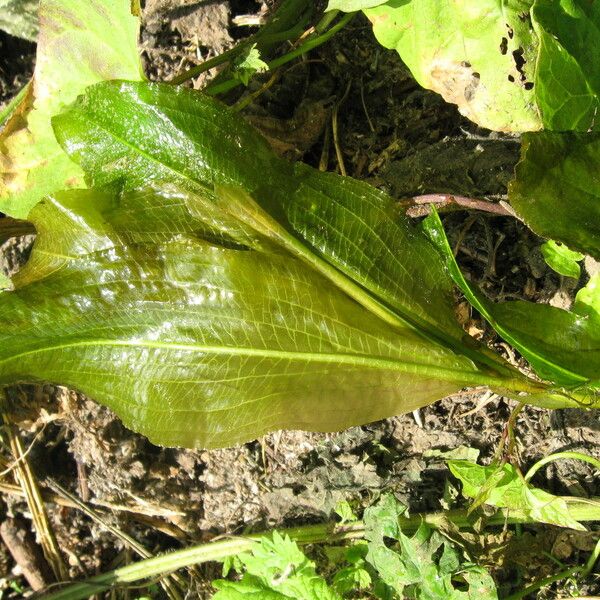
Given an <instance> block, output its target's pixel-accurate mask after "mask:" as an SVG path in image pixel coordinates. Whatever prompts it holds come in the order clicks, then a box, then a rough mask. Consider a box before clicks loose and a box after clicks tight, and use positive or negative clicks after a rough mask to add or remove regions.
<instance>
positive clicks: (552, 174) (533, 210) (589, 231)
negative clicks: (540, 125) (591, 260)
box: [509, 132, 600, 258]
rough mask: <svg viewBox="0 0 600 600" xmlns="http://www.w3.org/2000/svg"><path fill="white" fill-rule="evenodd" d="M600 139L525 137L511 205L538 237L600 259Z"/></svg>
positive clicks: (511, 189) (557, 135) (595, 136)
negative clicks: (599, 175) (599, 177)
mask: <svg viewBox="0 0 600 600" xmlns="http://www.w3.org/2000/svg"><path fill="white" fill-rule="evenodd" d="M598 172H600V136H599V135H598V134H596V133H590V134H576V133H549V132H541V133H536V134H533V133H532V134H528V135H526V136H524V139H523V148H522V157H521V161H520V162H519V164H518V165H517V169H516V178H515V180H514V181H513V182H511V184H510V186H509V200H510V203H511V205H512V206H513V207H514V208H515V210H516V211H517V213H518V214H519V216H520V217H522V218H523V220H524V221H525V223H527V225H528V226H529V227H531V229H533V231H535V232H536V233H537V234H539V235H542V236H544V237H547V238H552V239H555V240H559V241H561V242H563V243H565V244H566V245H567V246H568V247H569V248H572V249H573V250H579V251H581V252H585V253H587V254H592V255H594V256H595V257H596V258H600V227H599V226H598V224H599V223H600V180H599V179H598Z"/></svg>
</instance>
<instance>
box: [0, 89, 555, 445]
mask: <svg viewBox="0 0 600 600" xmlns="http://www.w3.org/2000/svg"><path fill="white" fill-rule="evenodd" d="M54 126H55V128H56V132H57V136H58V138H59V140H60V142H61V144H63V146H64V147H65V149H66V150H67V151H68V152H69V153H70V154H71V155H72V156H73V157H74V158H75V159H76V160H77V161H78V162H80V163H81V164H82V166H83V167H84V169H85V170H86V172H87V173H88V181H89V182H90V183H92V184H95V185H98V186H103V188H102V189H103V191H102V190H99V189H90V190H77V191H71V192H63V193H61V194H55V195H53V196H51V197H49V198H47V199H46V200H44V201H42V202H41V203H39V204H38V205H37V206H36V207H35V208H34V209H33V211H32V212H31V215H30V218H31V219H32V221H33V222H34V224H36V227H37V229H38V232H39V234H38V239H37V242H36V245H35V247H34V250H33V255H32V257H31V260H30V262H29V263H28V265H27V266H26V267H25V269H24V270H23V271H22V272H21V273H20V274H19V275H18V277H16V278H15V282H14V283H15V287H16V290H15V291H13V292H4V293H3V294H2V295H0V309H1V310H2V314H3V315H4V316H5V321H6V324H7V325H6V327H5V328H4V329H3V331H2V333H1V334H0V335H1V336H2V337H1V338H0V342H1V343H0V348H2V350H1V351H0V352H1V353H0V379H1V380H2V382H3V383H4V384H7V383H10V382H14V381H20V380H28V379H31V378H37V379H41V380H50V381H54V382H56V383H62V384H65V385H69V386H71V387H74V388H77V389H79V390H81V391H83V392H85V393H87V394H88V395H90V396H91V397H93V398H96V399H97V400H99V401H101V402H103V403H105V404H107V405H108V406H110V407H112V408H113V409H114V410H115V411H116V412H117V413H118V414H119V415H121V417H122V418H123V420H124V421H125V423H126V424H128V425H129V426H130V427H132V428H134V429H136V430H138V431H141V432H143V433H145V434H146V435H148V436H149V437H150V438H151V439H153V440H154V441H156V442H158V443H162V444H168V445H185V446H220V445H227V444H233V443H236V442H239V441H244V440H248V439H251V438H254V437H256V436H258V435H260V434H262V433H264V432H266V431H269V430H272V429H276V428H282V427H284V428H304V429H314V430H332V429H340V428H342V427H346V426H348V425H352V424H357V423H363V422H367V421H371V420H374V419H378V418H382V417H385V416H389V415H392V414H396V413H398V412H404V411H408V410H412V409H414V408H416V407H418V406H421V405H423V404H426V403H428V402H431V401H433V400H435V399H437V398H440V397H442V396H444V395H447V394H449V393H452V392H454V391H457V390H458V389H460V387H461V386H463V385H466V384H470V385H477V384H489V385H493V386H495V388H496V389H501V390H502V389H512V390H519V391H539V390H544V386H540V385H538V384H535V383H533V382H530V381H528V380H526V379H525V378H524V377H522V376H520V375H519V374H518V373H516V372H515V371H512V370H510V369H509V368H507V367H505V366H503V364H502V363H501V361H500V360H499V359H495V360H492V359H490V358H489V357H488V356H487V355H486V354H485V353H483V352H482V351H480V350H478V349H477V348H476V345H475V344H472V345H470V344H468V343H467V342H463V340H462V331H461V330H460V328H459V327H458V326H457V325H455V324H454V321H453V316H452V305H451V302H450V299H449V295H450V292H451V285H452V283H451V280H450V278H449V277H448V275H447V274H446V273H445V271H444V270H443V269H442V267H441V266H440V265H439V260H438V259H437V254H436V252H435V249H434V248H433V247H432V246H431V245H430V244H429V242H428V241H427V240H426V239H425V238H424V237H423V236H422V235H421V234H419V231H418V230H417V229H415V228H413V226H412V225H411V224H410V223H409V222H408V221H407V219H406V218H405V217H404V216H403V215H401V214H399V213H398V211H397V210H396V208H395V206H394V203H393V201H392V200H391V199H390V198H389V197H388V196H386V195H384V194H382V193H380V192H377V191H376V190H373V189H372V188H370V187H369V186H368V185H366V184H364V183H360V182H354V181H353V180H351V179H347V178H342V177H339V176H335V175H331V174H322V173H319V172H318V171H316V170H313V169H311V168H309V167H307V166H305V165H295V166H293V165H290V164H289V163H287V162H284V161H281V160H279V159H278V158H277V157H275V156H274V154H273V153H272V152H271V151H270V150H269V148H268V146H267V145H266V143H265V142H264V141H263V140H262V138H260V136H258V134H256V132H254V130H253V129H251V128H250V127H249V126H247V125H245V124H243V122H241V121H240V120H239V118H238V116H237V115H236V113H234V112H232V111H231V110H230V109H227V108H226V107H224V106H223V105H221V104H220V103H218V102H216V101H214V100H212V99H209V98H205V97H203V96H201V95H198V94H197V93H194V92H191V91H187V90H176V89H173V88H170V87H168V86H161V85H154V84H140V83H125V82H119V81H116V82H109V83H102V84H97V85H96V86H94V87H92V88H91V89H90V90H88V92H87V93H86V95H85V96H84V97H83V98H81V99H80V100H79V101H78V102H77V103H76V105H74V106H73V107H72V108H70V109H69V110H67V111H66V112H65V113H64V114H63V115H61V116H60V117H56V118H55V120H54ZM148 132H153V135H152V136H151V135H147V134H148ZM119 190H120V191H119ZM250 194H252V195H250ZM474 361H475V362H474Z"/></svg>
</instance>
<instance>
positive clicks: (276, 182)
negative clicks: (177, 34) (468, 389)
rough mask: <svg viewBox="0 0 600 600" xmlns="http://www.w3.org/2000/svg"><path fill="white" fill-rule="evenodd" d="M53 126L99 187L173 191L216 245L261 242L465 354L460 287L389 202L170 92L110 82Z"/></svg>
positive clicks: (182, 93)
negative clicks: (295, 160)
mask: <svg viewBox="0 0 600 600" xmlns="http://www.w3.org/2000/svg"><path fill="white" fill-rule="evenodd" d="M54 126H55V130H56V135H57V137H58V139H59V141H60V143H61V144H62V145H63V147H64V148H65V150H66V151H67V152H68V153H69V154H70V155H71V157H72V158H73V159H74V160H75V161H77V162H78V163H79V164H80V165H81V166H82V167H83V169H84V170H85V172H86V173H87V175H88V181H89V182H90V183H91V184H94V185H108V184H111V183H114V182H121V183H122V184H123V185H124V186H125V188H126V189H135V188H137V187H139V186H147V185H152V184H154V185H160V186H163V187H164V186H165V185H171V186H176V187H177V188H178V189H179V190H185V191H186V193H188V196H189V197H188V200H187V204H188V208H189V209H190V210H191V211H192V213H193V214H194V215H196V216H199V218H201V219H202V220H203V221H204V222H205V227H206V228H207V230H208V231H207V233H208V234H210V235H211V236H213V238H220V239H228V240H230V241H232V242H236V243H242V244H244V245H247V246H252V247H256V245H257V244H258V245H260V243H261V242H260V240H259V238H257V232H258V233H259V234H260V236H262V237H263V238H270V239H271V240H272V241H274V242H275V243H277V244H280V245H283V246H284V247H285V248H286V249H288V250H289V251H291V252H293V253H295V254H297V255H299V256H301V257H302V258H303V259H305V260H307V261H308V262H310V263H311V264H312V265H313V266H314V267H316V268H318V269H319V270H320V271H321V272H322V273H323V274H325V275H326V276H327V277H329V278H330V279H332V280H335V282H336V284H337V285H344V286H345V287H344V289H345V291H347V292H348V293H349V294H351V295H352V296H353V297H355V298H356V299H357V300H358V301H359V302H361V303H363V304H365V305H366V306H367V307H368V308H369V309H370V310H374V311H375V312H377V314H379V315H380V316H381V317H382V318H385V319H386V320H388V322H390V323H392V324H398V323H399V324H401V325H402V324H406V323H410V324H411V325H413V326H414V327H415V329H418V330H419V331H422V332H423V333H424V334H427V335H429V336H430V337H432V338H435V339H441V340H442V341H443V342H444V343H448V344H449V345H459V346H460V341H461V339H462V337H463V336H464V333H463V331H462V329H461V328H460V327H459V326H458V325H457V323H456V319H455V317H454V312H453V300H452V281H451V279H450V278H449V277H448V275H447V274H446V273H445V271H444V270H443V267H442V266H441V265H440V264H439V259H438V258H437V254H436V252H435V250H434V249H433V248H432V247H431V245H430V244H429V242H428V241H427V240H426V239H425V238H424V237H423V236H422V235H421V234H420V232H418V231H417V230H416V229H415V228H414V227H413V226H412V225H411V224H410V223H409V222H408V220H407V218H406V217H405V216H404V215H402V214H401V213H400V211H399V210H398V208H397V206H396V204H395V202H394V201H393V200H392V198H390V197H389V196H387V195H386V194H383V193H382V192H379V191H377V190H375V189H374V188H372V187H371V186H369V185H367V184H366V183H362V182H358V181H355V180H352V179H349V178H343V177H339V176H337V175H333V174H323V173H320V172H318V171H316V170H314V169H312V168H310V167H307V166H306V165H302V164H298V165H295V166H294V165H291V164H289V163H287V162H285V161H283V160H281V159H279V158H277V156H275V154H274V153H273V152H272V151H271V150H270V148H269V147H268V145H267V144H266V142H265V141H264V140H263V138H262V137H261V136H260V135H258V134H257V132H256V131H255V130H254V129H252V128H251V127H250V126H249V125H247V124H245V123H244V122H243V121H241V120H240V118H239V115H238V114H237V113H236V112H234V111H232V110H231V109H229V108H227V107H225V106H224V105H222V104H221V103H219V102H217V101H215V100H213V99H212V98H209V97H207V96H203V95H200V94H197V93H194V92H191V91H189V90H186V89H174V88H172V87H170V86H165V85H158V84H146V83H131V82H105V83H101V84H97V85H95V86H93V87H92V88H90V89H88V90H87V92H86V94H85V96H83V97H82V98H80V99H79V100H78V102H77V103H76V104H75V105H74V106H73V107H71V108H70V109H69V110H67V111H65V112H64V113H63V114H62V115H60V116H58V117H56V118H55V119H54ZM148 132H152V134H151V135H149V133H148ZM215 189H216V193H215ZM253 199H254V200H253ZM340 272H341V273H343V274H344V276H345V277H341V276H340ZM461 348H462V346H461Z"/></svg>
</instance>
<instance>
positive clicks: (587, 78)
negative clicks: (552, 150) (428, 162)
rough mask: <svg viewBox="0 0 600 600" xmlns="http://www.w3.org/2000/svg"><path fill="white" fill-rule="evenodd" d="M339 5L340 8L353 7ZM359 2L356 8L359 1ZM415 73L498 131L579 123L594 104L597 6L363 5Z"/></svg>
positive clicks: (535, 1)
mask: <svg viewBox="0 0 600 600" xmlns="http://www.w3.org/2000/svg"><path fill="white" fill-rule="evenodd" d="M345 5H346V3H344V2H340V3H339V5H338V4H336V8H340V9H342V10H356V7H355V6H354V3H351V7H350V8H346V7H345ZM360 8H362V7H360ZM364 12H365V14H366V15H367V17H368V18H369V19H370V20H371V21H372V23H373V30H374V33H375V36H376V37H377V39H378V40H379V41H380V43H381V44H382V45H383V46H385V47H387V48H393V49H395V50H397V51H398V52H399V54H400V56H401V58H402V60H403V61H404V62H405V63H406V65H407V66H408V67H409V68H410V70H411V71H412V73H413V75H414V76H415V79H416V80H417V81H418V82H419V83H420V84H421V85H422V86H423V87H426V88H428V89H432V90H434V91H436V92H438V93H439V94H441V95H442V96H443V97H444V98H445V99H446V100H447V101H448V102H453V103H455V104H457V105H458V107H459V110H460V111H461V113H462V114H464V115H465V116H466V117H468V118H470V119H471V120H473V121H475V122H476V123H478V124H479V125H482V126H484V127H487V128H489V129H494V130H498V131H537V130H539V129H542V128H545V129H550V130H555V131H571V130H573V131H581V132H584V131H588V130H590V129H593V128H595V127H597V126H598V125H597V121H596V118H595V116H596V112H597V110H598V107H599V103H600V98H599V94H600V75H598V69H597V68H596V65H597V64H598V63H599V62H600V8H599V7H598V6H597V5H596V4H595V3H593V2H588V1H587V0H508V1H500V0H466V1H464V2H455V1H454V0H389V1H388V2H387V3H385V4H380V5H377V6H374V7H373V8H365V9H364Z"/></svg>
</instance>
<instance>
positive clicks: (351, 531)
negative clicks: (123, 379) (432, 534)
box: [43, 502, 600, 600]
mask: <svg viewBox="0 0 600 600" xmlns="http://www.w3.org/2000/svg"><path fill="white" fill-rule="evenodd" d="M569 510H570V512H571V514H572V516H573V518H575V519H577V520H578V521H594V520H598V519H599V518H600V509H599V508H598V507H597V506H590V505H588V504H585V503H577V502H574V503H573V504H571V505H570V507H569ZM476 519H477V517H476V516H469V515H467V511H466V510H450V511H447V512H440V513H430V514H415V515H413V516H411V517H406V518H400V520H399V521H400V526H401V528H402V530H403V531H404V532H405V533H413V532H415V531H416V530H417V529H418V528H419V526H420V525H421V524H422V523H427V524H428V525H430V526H431V527H434V528H440V527H442V526H444V525H445V524H446V523H448V522H450V523H452V524H454V525H455V526H457V527H459V528H463V529H466V528H471V527H472V524H473V523H474V522H475V521H476ZM527 522H532V521H531V520H527V519H524V518H515V517H511V516H510V515H509V514H508V513H507V512H506V511H498V512H497V513H496V514H495V515H493V516H492V517H490V518H489V519H488V520H487V521H486V524H487V525H488V526H503V525H504V524H505V523H527ZM280 532H281V534H282V535H288V536H289V537H290V538H291V539H292V540H294V541H295V542H297V543H298V544H314V543H323V542H327V543H328V544H329V543H333V542H341V541H346V540H356V539H362V538H363V537H364V534H365V526H364V524H363V523H362V521H357V522H355V523H347V524H344V525H338V524H336V523H323V524H320V525H306V526H304V527H295V528H289V529H281V530H280ZM268 533H269V532H266V533H265V532H263V533H257V534H253V535H248V536H243V537H235V538H231V539H224V540H220V541H216V542H209V543H208V544H202V545H199V546H193V547H191V548H185V549H184V550H177V551H175V552H171V553H169V554H164V555H162V556H157V557H154V558H151V559H148V560H143V561H140V562H137V563H133V564H130V565H127V566H125V567H121V568H119V569H115V570H114V571H109V572H108V573H103V574H101V575H97V576H96V577H92V578H90V579H88V580H86V581H82V582H78V583H74V584H71V585H69V586H68V587H65V588H63V589H61V590H58V591H56V592H51V593H49V594H46V595H44V596H43V598H44V600H79V599H83V598H87V597H88V596H91V595H93V594H97V593H100V592H103V591H105V590H108V589H110V588H111V587H113V586H115V585H124V584H128V583H133V582H135V581H141V580H144V579H148V578H151V577H155V576H157V575H160V574H163V573H168V572H171V571H175V570H177V569H180V568H182V567H187V566H190V565H193V564H199V563H204V562H209V561H222V560H224V559H225V558H227V557H230V556H235V555H237V554H240V553H242V552H247V551H249V550H251V549H252V547H253V545H254V544H255V543H256V542H257V541H258V540H259V539H260V538H261V537H264V536H265V535H268ZM599 552H600V549H599ZM584 568H585V567H580V568H579V570H578V571H577V572H579V571H583V569H584ZM573 572H574V570H571V571H569V574H570V573H573ZM561 575H562V574H561ZM566 576H568V575H562V576H561V577H560V578H559V579H562V578H564V577H566ZM553 581H554V580H553ZM556 581H558V579H556ZM550 583H551V582H550ZM542 585H546V584H545V583H544V584H542ZM540 587H541V586H540ZM536 589H539V588H536ZM521 597H522V596H516V597H515V598H521Z"/></svg>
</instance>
